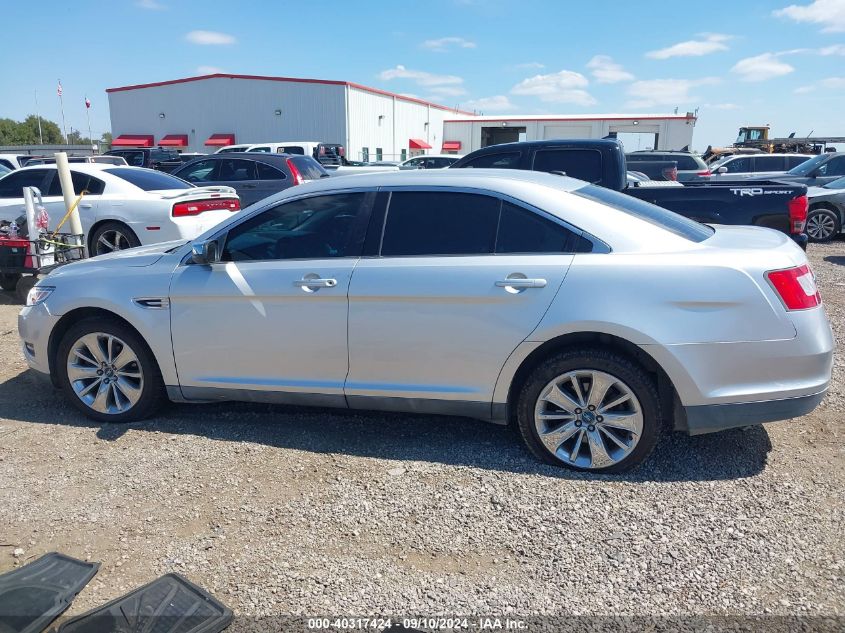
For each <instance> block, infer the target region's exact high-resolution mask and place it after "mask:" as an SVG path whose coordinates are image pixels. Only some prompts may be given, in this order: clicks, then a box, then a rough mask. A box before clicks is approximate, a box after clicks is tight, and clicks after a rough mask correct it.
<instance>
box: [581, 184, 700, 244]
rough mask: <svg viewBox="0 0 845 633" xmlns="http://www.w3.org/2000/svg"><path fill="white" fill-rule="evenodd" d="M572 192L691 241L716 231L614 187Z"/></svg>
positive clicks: (593, 187)
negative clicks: (615, 189) (614, 189)
mask: <svg viewBox="0 0 845 633" xmlns="http://www.w3.org/2000/svg"><path fill="white" fill-rule="evenodd" d="M572 193H573V194H575V195H576V196H581V197H582V198H587V199H588V200H593V201H595V202H601V203H602V204H606V205H608V206H610V207H613V208H614V209H616V210H618V211H622V212H623V213H627V214H628V215H632V216H634V217H635V218H639V219H640V220H643V221H645V222H648V223H649V224H653V225H655V226H659V227H660V228H662V229H664V230H666V231H669V232H670V233H674V234H675V235H677V236H679V237H683V238H684V239H687V240H689V241H691V242H703V241H704V240H706V239H707V238H708V237H710V236H711V235H713V233H714V229H713V228H711V227H709V226H707V225H706V224H701V223H699V222H696V221H695V220H690V219H689V218H685V217H684V216H682V215H678V214H677V213H675V212H673V211H669V210H668V209H664V208H662V207H658V206H657V205H654V204H651V203H649V202H644V201H642V200H640V199H638V198H634V197H633V196H629V195H626V194H624V193H619V192H618V191H613V190H612V189H605V188H604V187H596V186H594V185H588V186H586V187H581V188H580V189H575V190H574V191H572Z"/></svg>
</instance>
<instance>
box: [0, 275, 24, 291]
mask: <svg viewBox="0 0 845 633" xmlns="http://www.w3.org/2000/svg"><path fill="white" fill-rule="evenodd" d="M20 278H21V276H20V274H19V273H4V274H2V275H0V288H2V289H3V290H8V291H9V292H14V291H15V286H17V285H18V279H20Z"/></svg>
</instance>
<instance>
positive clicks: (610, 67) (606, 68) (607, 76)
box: [587, 55, 634, 84]
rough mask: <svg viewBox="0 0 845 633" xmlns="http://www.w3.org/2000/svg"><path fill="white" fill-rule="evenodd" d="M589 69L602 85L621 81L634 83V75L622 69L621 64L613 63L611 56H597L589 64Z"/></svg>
mask: <svg viewBox="0 0 845 633" xmlns="http://www.w3.org/2000/svg"><path fill="white" fill-rule="evenodd" d="M587 68H589V69H590V70H591V71H592V75H593V77H594V78H595V80H596V81H597V82H599V83H600V84H615V83H619V82H620V81H633V80H634V75H632V74H631V73H629V72H628V71H627V70H625V69H624V68H622V65H621V64H617V63H616V62H615V61H613V58H612V57H610V56H609V55H596V56H595V57H593V58H592V59H591V60H590V61H589V62H587Z"/></svg>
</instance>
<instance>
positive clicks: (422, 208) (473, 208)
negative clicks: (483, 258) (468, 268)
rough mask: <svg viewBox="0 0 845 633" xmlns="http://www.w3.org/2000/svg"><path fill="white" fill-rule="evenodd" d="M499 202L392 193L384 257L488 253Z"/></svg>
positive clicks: (458, 195)
mask: <svg viewBox="0 0 845 633" xmlns="http://www.w3.org/2000/svg"><path fill="white" fill-rule="evenodd" d="M498 221H499V201H498V200H497V199H496V198H491V197H489V196H480V195H476V194H470V193H446V192H443V193H441V192H418V191H415V192H393V193H392V195H391V196H390V206H389V208H388V210H387V218H386V220H385V225H384V234H383V236H382V244H381V254H382V256H384V257H401V256H408V255H489V254H491V253H493V250H494V247H495V243H496V226H497V224H498Z"/></svg>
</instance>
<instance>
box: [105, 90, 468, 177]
mask: <svg viewBox="0 0 845 633" xmlns="http://www.w3.org/2000/svg"><path fill="white" fill-rule="evenodd" d="M106 92H107V93H108V97H109V111H110V115H111V128H112V135H113V138H114V142H113V145H114V146H118V147H120V146H135V147H137V146H139V145H140V146H155V145H164V146H171V147H176V148H178V149H180V150H183V151H187V152H209V151H214V149H216V148H217V147H219V146H222V145H231V144H235V143H264V142H274V141H276V142H278V141H305V140H307V141H318V142H325V143H340V144H343V145H344V146H345V147H346V152H347V156H348V157H349V158H350V159H353V160H361V159H364V160H380V159H383V160H401V159H402V158H403V157H407V156H412V155H414V154H416V153H421V152H424V151H427V150H431V151H432V152H440V151H441V150H442V147H441V144H442V142H443V121H444V119H447V118H454V117H456V116H472V114H471V113H469V112H462V111H460V110H455V109H451V108H448V107H446V106H442V105H438V104H435V103H429V102H427V101H422V100H420V99H415V98H411V97H406V96H402V95H398V94H394V93H391V92H385V91H383V90H377V89H375V88H368V87H367V86H362V85H360V84H355V83H350V82H346V81H328V80H323V79H298V78H292V77H262V76H252V75H230V74H214V75H204V76H201V77H189V78H186V79H175V80H172V81H162V82H158V83H151V84H140V85H134V86H124V87H121V88H110V89H108V90H107V91H106Z"/></svg>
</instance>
